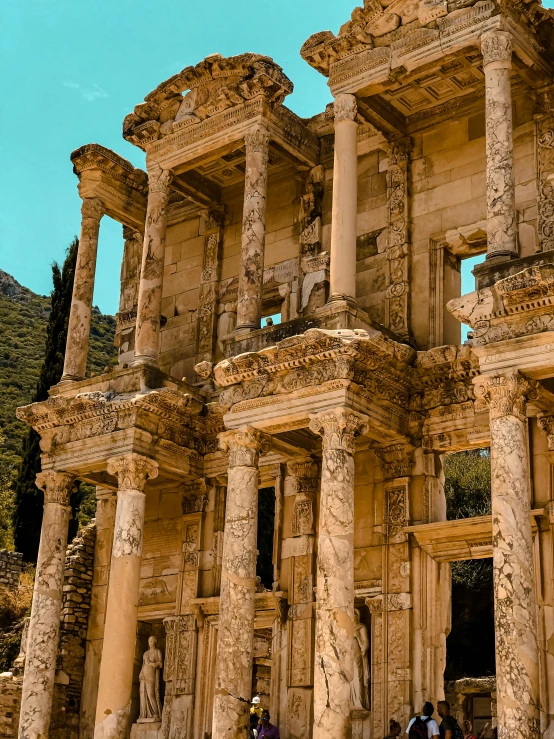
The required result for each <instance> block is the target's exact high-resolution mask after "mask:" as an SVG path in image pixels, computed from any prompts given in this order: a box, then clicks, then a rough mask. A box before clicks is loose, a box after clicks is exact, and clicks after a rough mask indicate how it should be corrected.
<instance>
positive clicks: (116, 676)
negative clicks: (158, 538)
mask: <svg viewBox="0 0 554 739" xmlns="http://www.w3.org/2000/svg"><path fill="white" fill-rule="evenodd" d="M108 472H109V473H110V474H111V475H115V476H116V477H117V480H118V492H117V508H116V515H115V527H114V536H113V546H112V559H111V566H110V581H109V589H108V603H107V607H106V621H105V627H104V645H103V650H102V662H101V665H100V679H99V685H98V701H97V704H96V725H95V729H94V737H95V739H125V737H126V736H127V731H128V724H129V716H130V710H131V690H132V685H133V667H134V658H135V640H136V628H137V610H138V597H139V582H140V563H141V556H142V539H143V528H144V508H145V502H146V496H145V494H144V488H145V486H146V483H147V481H148V480H149V479H152V478H154V477H156V476H157V474H158V465H157V463H156V462H154V461H153V460H151V459H148V458H147V457H143V456H141V455H139V454H126V455H123V456H121V457H113V458H111V459H109V460H108Z"/></svg>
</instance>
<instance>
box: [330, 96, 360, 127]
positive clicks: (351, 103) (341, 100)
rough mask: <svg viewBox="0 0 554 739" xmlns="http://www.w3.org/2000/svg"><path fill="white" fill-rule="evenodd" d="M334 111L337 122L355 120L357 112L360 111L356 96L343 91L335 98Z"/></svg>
mask: <svg viewBox="0 0 554 739" xmlns="http://www.w3.org/2000/svg"><path fill="white" fill-rule="evenodd" d="M333 111H334V113H335V123H337V122H338V121H354V120H356V114H357V112H358V106H357V105H356V96H355V95H348V94H347V93H341V94H340V95H337V97H336V98H335V103H334V105H333Z"/></svg>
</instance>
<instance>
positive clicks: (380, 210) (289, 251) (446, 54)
mask: <svg viewBox="0 0 554 739" xmlns="http://www.w3.org/2000/svg"><path fill="white" fill-rule="evenodd" d="M552 20H553V15H552V11H550V10H547V9H543V8H541V7H540V6H537V5H534V6H530V5H527V4H524V3H516V2H512V3H505V2H496V0H478V1H477V2H474V0H448V2H442V1H441V2H439V1H438V0H419V2H417V1H416V2H412V1H411V0H396V1H395V2H392V3H390V2H382V3H379V2H377V3H369V2H366V3H365V4H364V7H363V8H355V9H354V11H353V13H352V16H351V19H350V20H347V22H346V23H345V24H344V25H343V26H341V29H340V32H339V34H338V36H335V35H334V34H333V33H331V32H330V31H322V32H319V33H316V34H314V35H313V36H311V37H310V38H309V39H308V40H307V41H306V42H305V44H304V45H303V47H302V49H301V54H302V57H303V58H304V59H305V60H306V62H307V63H309V64H310V65H311V66H312V67H314V68H315V69H316V70H318V71H319V72H320V73H321V74H323V75H325V76H326V77H328V81H329V87H330V89H331V92H332V94H333V97H334V103H333V104H332V105H330V106H328V107H327V108H326V109H325V111H323V112H322V113H320V114H318V115H316V116H313V117H312V118H310V119H300V118H299V117H297V116H296V115H295V114H294V113H293V112H292V111H291V110H289V109H288V108H287V107H286V105H285V104H284V101H285V99H286V96H287V95H288V94H289V93H290V92H291V91H292V83H291V81H290V80H289V79H288V78H287V77H286V75H285V74H284V73H283V71H282V70H281V68H280V67H278V66H277V64H276V63H275V62H274V61H273V60H271V59H269V58H268V57H264V56H260V55H258V54H252V53H245V54H241V55H238V56H235V57H229V58H224V57H222V56H220V55H219V54H213V55H211V56H208V57H206V59H204V60H203V61H201V62H200V63H199V64H197V65H195V66H190V67H186V68H185V69H183V70H182V71H181V72H179V73H177V74H175V75H174V76H173V77H171V78H170V79H168V80H166V81H165V82H163V83H161V84H160V85H159V86H158V87H157V88H156V89H155V90H153V91H152V92H150V93H149V94H148V95H147V96H146V97H145V100H144V102H142V103H140V104H139V105H137V106H136V107H135V109H134V111H133V112H132V113H130V114H129V115H128V116H127V117H126V118H125V121H124V125H123V131H124V137H125V138H126V139H127V140H128V141H130V142H131V143H133V144H134V145H136V146H139V147H140V148H141V149H143V150H144V151H145V152H146V155H147V170H148V171H147V172H143V171H140V170H137V169H135V168H134V167H132V166H131V165H130V164H129V163H128V162H126V161H125V160H123V159H122V158H121V157H119V156H118V155H116V154H114V153H113V152H111V151H109V150H107V149H104V148H103V147H101V146H99V145H96V144H89V145H86V146H83V147H81V148H80V149H78V150H77V151H75V152H74V153H73V154H72V161H73V165H74V170H75V173H76V174H77V176H78V178H79V193H80V195H81V197H82V199H83V209H82V238H81V244H80V251H79V259H78V263H77V270H76V279H75V289H74V298H73V308H72V314H71V321H70V325H69V333H68V343H67V350H66V358H65V362H66V369H65V373H64V378H63V380H62V382H60V383H59V384H58V385H57V386H55V387H53V388H51V390H50V397H49V398H48V399H47V400H46V401H43V402H40V403H35V404H33V405H31V406H28V407H25V408H21V409H19V411H18V415H19V417H20V418H21V419H23V420H25V421H27V422H28V423H29V424H30V425H31V426H32V427H33V428H35V429H36V430H37V432H38V433H39V434H40V436H41V449H42V469H43V471H42V472H41V474H40V475H39V478H38V484H39V486H40V487H41V488H42V489H44V491H45V515H44V523H43V535H42V541H41V553H40V555H39V567H38V572H37V583H36V587H35V601H34V604H33V613H32V616H31V620H30V624H29V638H28V647H27V655H26V669H25V675H24V679H23V689H22V700H21V718H20V733H19V736H20V738H21V739H39V737H44V736H45V735H46V734H47V732H48V729H49V727H50V732H51V733H52V731H53V727H54V725H55V723H56V722H57V721H58V719H59V715H58V713H56V710H54V711H52V700H53V699H55V691H56V689H57V688H56V685H57V683H56V679H57V677H56V676H57V675H58V677H59V670H60V669H62V668H61V667H60V666H59V665H58V664H57V654H58V652H57V649H58V642H59V639H60V636H59V623H60V617H61V618H62V624H65V623H66V622H65V621H64V620H63V619H65V618H67V617H68V616H70V615H72V614H70V613H69V611H67V608H68V606H67V602H66V601H64V600H63V599H62V596H63V592H64V580H63V556H62V555H63V551H64V550H65V537H66V535H67V519H68V505H67V503H68V496H69V493H70V490H71V488H72V485H73V483H74V480H76V479H79V480H85V481H87V482H89V483H92V484H94V485H96V489H97V497H98V512H97V519H96V539H95V547H94V562H93V564H92V565H91V567H90V571H89V574H90V578H91V579H90V582H91V601H90V611H89V614H88V624H87V629H86V634H85V628H84V621H83V622H82V623H79V627H78V635H79V639H81V640H82V639H84V641H85V643H84V646H83V649H84V654H85V660H84V674H83V682H82V688H81V694H80V701H79V711H80V721H79V737H82V738H83V739H93V737H94V739H126V738H127V737H129V736H132V737H133V739H138V737H141V739H154V738H155V739H206V737H213V739H246V736H247V724H248V706H249V702H250V700H251V698H252V696H253V694H254V693H256V692H257V693H259V694H260V699H261V701H262V705H264V707H267V708H269V709H270V711H271V715H272V721H273V722H274V723H276V724H277V725H278V726H279V728H280V733H281V736H282V737H283V738H284V739H306V737H308V738H309V737H312V736H313V737H316V738H317V739H346V738H347V737H348V738H350V737H353V739H378V738H379V737H382V736H384V735H385V734H386V733H387V730H388V727H389V722H390V720H393V719H394V720H395V721H399V722H400V723H401V725H402V728H403V729H404V728H405V726H406V724H407V722H408V719H409V717H410V716H411V715H413V714H414V712H416V711H419V710H420V709H421V707H422V705H423V702H424V701H425V700H432V701H437V700H439V699H442V698H444V696H445V686H444V674H443V673H444V667H445V660H446V636H447V635H448V633H449V630H450V587H451V573H450V563H451V562H453V561H456V560H464V559H476V558H482V557H492V558H493V563H494V596H495V620H496V624H495V625H496V658H497V667H498V674H497V677H496V683H495V694H494V699H495V714H494V715H495V716H497V721H498V729H499V736H500V737H501V739H515V738H517V739H536V738H538V737H539V736H541V737H544V738H545V739H547V738H548V737H551V736H552V734H553V732H554V647H553V644H554V571H553V562H554V559H553V547H554V488H553V486H552V485H553V483H552V481H553V480H554V475H553V474H552V470H553V468H554V395H553V393H552V381H551V380H552V378H553V377H554V352H553V349H552V348H553V346H554V308H553V306H554V257H553V256H552V254H553V247H552V244H553V243H554V241H553V239H554V236H553V234H554V230H553V227H552V223H553V216H552V212H553V207H552V203H553V198H554V194H553V191H552V177H553V176H554V159H553V157H552V149H553V147H554V143H553V142H554V123H553V121H554V86H553V84H554V83H553V82H552V80H553V70H552V61H553V59H552V52H551V48H552V47H551V39H552V30H551V29H552V27H553V26H552ZM102 217H110V218H115V219H116V220H118V221H119V222H120V223H121V224H122V225H123V227H124V232H123V235H124V239H125V250H124V262H123V266H122V272H121V277H122V281H121V300H120V311H119V313H118V318H117V320H118V330H117V343H118V346H119V347H120V363H119V367H118V368H116V369H114V370H112V371H110V372H109V373H106V374H103V375H101V376H97V377H93V378H85V377H84V367H85V366H86V352H87V340H88V329H89V323H90V304H91V303H90V301H91V296H92V281H93V279H94V264H95V256H96V250H97V246H98V244H97V241H98V224H99V222H100V219H101V218H102ZM141 244H142V246H141ZM100 248H101V245H100ZM480 254H482V255H483V256H484V257H486V258H485V259H484V261H483V263H482V264H480V265H478V266H477V267H476V268H475V270H474V275H475V279H476V290H475V291H473V292H470V293H469V294H466V295H463V296H462V295H461V281H460V268H461V261H462V260H463V259H465V258H467V257H473V256H477V255H480ZM275 314H280V319H281V321H280V323H277V321H274V324H275V325H270V326H264V327H263V328H262V319H263V318H264V317H267V316H270V315H271V316H275ZM461 324H468V325H469V326H470V329H471V331H470V334H469V340H468V341H466V342H465V343H462V342H461ZM485 446H490V448H491V461H492V516H481V517H479V518H468V519H463V520H460V521H449V520H447V511H446V502H445V495H444V455H445V454H448V453H449V452H454V451H459V450H464V449H475V448H479V447H485ZM268 489H269V490H270V491H272V492H270V499H271V505H268V502H267V501H268V498H267V491H268ZM260 490H263V491H264V493H263V496H262V494H261V493H260V492H259V491H260ZM261 500H264V501H265V502H264V503H263V505H262V504H259V501H261ZM268 520H269V521H270V522H272V523H270V524H269V529H268V528H267V527H268V523H267V522H268ZM261 535H263V537H264V542H263V545H262V544H261V543H260V540H259V537H260V536H261ZM88 546H89V547H90V546H91V544H90V542H89V545H88ZM262 550H263V553H264V554H263V556H264V557H265V556H267V557H269V556H270V559H271V561H267V562H265V563H264V562H262V561H261V560H262V555H260V556H258V552H259V551H260V552H261V551H262ZM268 551H269V552H270V554H267V552H268ZM262 565H263V567H262ZM73 569H75V568H73ZM79 571H80V572H81V570H79ZM82 574H83V575H84V574H85V573H84V572H83V573H82ZM79 577H81V575H79ZM68 585H71V587H72V588H73V587H74V586H75V588H76V590H75V589H73V590H71V592H72V593H76V594H81V593H80V590H79V588H80V585H79V584H78V582H77V581H75V582H69V581H68ZM69 592H70V591H69V590H68V591H67V593H69ZM74 602H76V603H77V602H78V599H75V600H74ZM75 607H77V606H75ZM75 615H76V613H75ZM81 617H82V618H84V611H83V612H82V613H81ZM151 637H155V639H152V638H151ZM63 639H64V636H63V627H62V644H63ZM158 650H159V652H158ZM159 653H161V655H162V658H161V660H160V659H159ZM145 654H147V655H150V657H147V658H145V657H144V655H145ZM366 656H367V660H368V661H367V663H364V659H365V657H366ZM144 659H147V660H150V662H151V663H152V664H151V665H150V667H148V665H147V667H148V669H146V670H145V671H141V668H142V669H144ZM162 664H163V668H162ZM364 665H365V666H364ZM162 670H163V671H162ZM147 673H148V675H150V678H148V679H149V680H150V683H149V684H148V687H147V686H146V683H145V680H146V677H145V675H146V674H147ZM141 674H142V677H140V675H141ZM70 677H71V676H70ZM156 681H159V683H160V684H159V696H160V697H159V701H160V705H159V707H158V703H157V701H158V697H157V693H156V684H157V683H156ZM353 686H354V687H353ZM460 690H461V689H460ZM145 691H146V693H145ZM145 695H146V697H147V699H148V701H149V704H148V706H147V708H146V709H144V708H143V710H142V711H141V701H142V704H143V705H144V701H145ZM141 696H142V698H141ZM159 708H161V715H159V713H160V712H159ZM491 710H492V709H491ZM491 715H492V713H491ZM139 718H140V721H139ZM147 719H151V720H150V721H149V720H147ZM68 730H69V729H68Z"/></svg>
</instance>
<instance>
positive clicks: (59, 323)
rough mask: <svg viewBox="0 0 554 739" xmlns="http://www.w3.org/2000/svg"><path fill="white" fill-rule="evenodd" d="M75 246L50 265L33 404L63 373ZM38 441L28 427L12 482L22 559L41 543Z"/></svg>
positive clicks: (27, 558)
mask: <svg viewBox="0 0 554 739" xmlns="http://www.w3.org/2000/svg"><path fill="white" fill-rule="evenodd" d="M78 247H79V240H78V239H77V238H75V239H74V240H73V242H72V243H71V244H70V246H69V248H68V249H67V252H66V257H65V261H64V263H63V267H62V269H61V270H60V267H59V265H58V264H57V263H56V262H54V263H53V264H52V281H53V284H54V287H53V290H52V293H51V306H52V307H51V310H50V315H49V317H48V325H47V328H46V349H45V356H44V362H43V365H42V369H41V372H40V376H39V380H38V383H37V389H36V392H35V394H34V396H33V399H32V402H33V403H36V402H40V401H42V400H46V399H47V398H48V390H49V389H50V388H51V387H52V385H55V384H56V383H57V382H59V381H60V379H61V376H62V373H63V363H64V353H65V342H66V339H67V327H68V324H69V312H70V310H71V296H72V293H73V279H74V277H75V264H76V262H77V250H78ZM39 442H40V437H39V435H38V434H37V432H36V431H34V429H29V432H28V434H27V437H26V439H25V441H24V445H23V459H22V462H21V467H20V470H19V475H18V479H17V481H16V483H15V513H14V544H15V549H16V551H18V552H22V553H23V559H24V561H25V562H36V560H37V555H38V547H39V543H40V529H41V525H42V508H43V498H44V495H43V493H42V491H40V490H39V489H38V488H37V487H36V485H35V478H36V475H37V473H38V472H40V445H39ZM79 503H80V495H79V492H78V491H77V492H76V493H74V494H73V496H72V499H71V504H72V508H73V520H72V522H71V525H70V531H69V535H70V540H71V538H72V537H73V536H74V535H75V533H76V520H75V516H76V512H77V509H78V505H79ZM72 529H73V531H72Z"/></svg>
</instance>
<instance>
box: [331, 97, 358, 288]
mask: <svg viewBox="0 0 554 739" xmlns="http://www.w3.org/2000/svg"><path fill="white" fill-rule="evenodd" d="M334 111H335V160H334V165H333V167H334V168H333V209H332V221H331V274H330V281H331V284H330V290H329V300H348V301H350V302H355V301H356V216H357V208H358V203H357V200H358V153H357V130H358V124H357V123H356V113H357V106H356V97H355V96H354V95H347V94H341V95H337V96H336V98H335V103H334Z"/></svg>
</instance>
